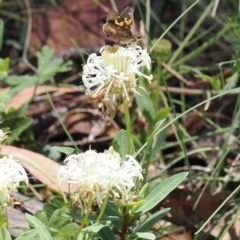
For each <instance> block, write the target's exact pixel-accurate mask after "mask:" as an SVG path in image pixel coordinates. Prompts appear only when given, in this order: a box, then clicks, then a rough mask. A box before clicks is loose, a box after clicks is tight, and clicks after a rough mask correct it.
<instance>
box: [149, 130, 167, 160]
mask: <svg viewBox="0 0 240 240" xmlns="http://www.w3.org/2000/svg"><path fill="white" fill-rule="evenodd" d="M168 129H169V127H166V128H164V129H163V130H162V131H161V132H160V133H159V135H158V138H157V141H156V142H155V144H154V147H153V150H152V156H155V155H156V153H157V152H159V151H160V149H161V147H162V145H163V143H164V141H165V139H166V136H167V132H168Z"/></svg>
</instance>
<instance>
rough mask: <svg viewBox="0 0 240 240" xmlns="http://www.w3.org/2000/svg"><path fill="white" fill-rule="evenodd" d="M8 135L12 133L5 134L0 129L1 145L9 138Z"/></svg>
mask: <svg viewBox="0 0 240 240" xmlns="http://www.w3.org/2000/svg"><path fill="white" fill-rule="evenodd" d="M7 133H10V132H5V133H4V132H3V130H2V129H0V143H1V142H2V141H4V140H5V139H7V138H8V135H7Z"/></svg>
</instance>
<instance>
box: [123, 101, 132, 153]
mask: <svg viewBox="0 0 240 240" xmlns="http://www.w3.org/2000/svg"><path fill="white" fill-rule="evenodd" d="M123 104H124V112H125V122H126V130H127V150H128V154H129V155H131V142H132V141H131V128H130V127H131V126H130V116H129V107H128V102H127V100H126V98H124V99H123Z"/></svg>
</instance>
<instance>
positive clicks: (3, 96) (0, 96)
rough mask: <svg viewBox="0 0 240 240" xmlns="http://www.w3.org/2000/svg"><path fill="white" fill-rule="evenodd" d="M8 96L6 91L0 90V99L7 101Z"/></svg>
mask: <svg viewBox="0 0 240 240" xmlns="http://www.w3.org/2000/svg"><path fill="white" fill-rule="evenodd" d="M10 99H11V98H10V96H9V95H8V94H7V93H3V92H0V101H1V102H8V101H9V100H10Z"/></svg>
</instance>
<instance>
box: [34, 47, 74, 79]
mask: <svg viewBox="0 0 240 240" xmlns="http://www.w3.org/2000/svg"><path fill="white" fill-rule="evenodd" d="M53 56H54V50H53V49H52V48H50V47H49V46H43V48H42V50H41V52H37V58H38V74H37V82H38V84H44V83H45V82H46V81H47V80H49V79H50V78H51V77H53V76H54V75H55V74H56V73H58V72H66V71H70V70H71V69H72V65H73V62H72V61H67V62H65V63H64V60H63V59H61V58H59V59H56V60H54V61H51V59H52V58H53Z"/></svg>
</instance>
